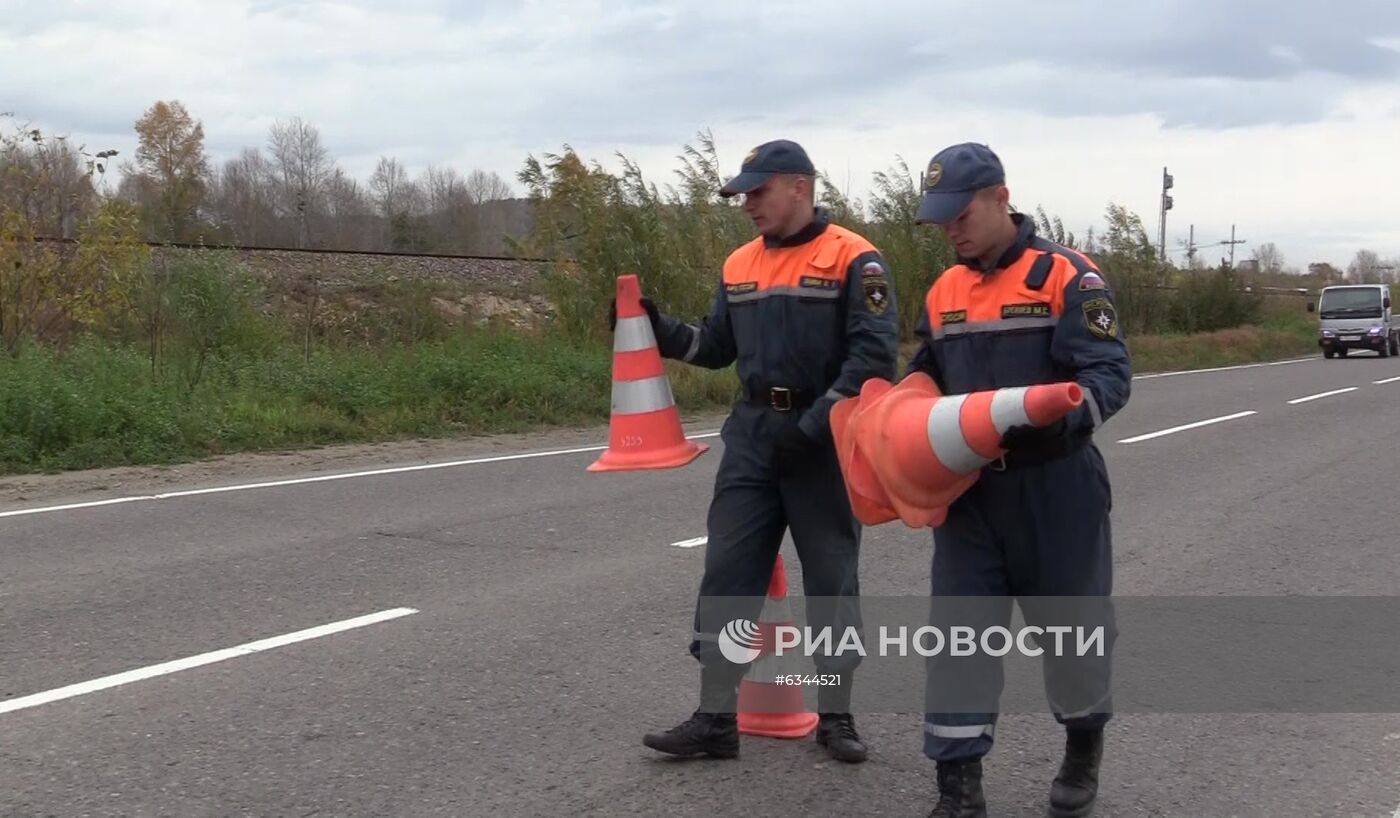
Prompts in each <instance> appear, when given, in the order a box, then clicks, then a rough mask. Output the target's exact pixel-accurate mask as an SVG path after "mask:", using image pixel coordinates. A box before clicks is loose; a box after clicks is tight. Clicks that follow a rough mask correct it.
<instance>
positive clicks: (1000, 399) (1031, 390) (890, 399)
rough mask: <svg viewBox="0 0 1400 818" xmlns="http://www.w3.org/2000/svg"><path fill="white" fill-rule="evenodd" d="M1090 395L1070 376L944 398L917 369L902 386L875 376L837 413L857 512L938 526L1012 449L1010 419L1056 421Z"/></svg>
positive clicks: (867, 517)
mask: <svg viewBox="0 0 1400 818" xmlns="http://www.w3.org/2000/svg"><path fill="white" fill-rule="evenodd" d="M1083 402H1084V391H1083V389H1082V388H1080V386H1079V384H1077V383H1074V382H1072V381H1067V382H1061V383H1052V384H1039V385H1035V386H1019V387H1010V388H1006V389H989V390H985V391H981V392H972V393H969V394H964V395H943V394H942V393H940V392H939V391H938V387H937V386H936V385H935V384H934V382H933V379H932V378H930V377H929V376H928V375H926V374H925V373H923V372H914V373H912V374H911V375H909V376H908V377H906V378H905V379H904V380H903V381H900V383H899V384H898V385H895V386H891V385H890V383H889V382H888V381H886V380H883V379H880V378H872V379H870V380H868V381H866V382H865V384H864V385H863V386H862V388H861V391H860V395H859V396H857V397H854V398H845V399H843V400H841V401H838V402H837V403H836V405H835V406H833V407H832V410H831V429H832V436H833V437H834V438H835V440H836V453H837V457H838V459H839V461H840V463H841V471H842V476H843V477H844V478H845V482H846V491H847V495H848V496H849V497H850V500H851V506H852V510H853V511H854V512H855V515H856V518H857V519H858V520H860V521H861V522H862V523H864V524H866V525H878V524H880V523H884V522H889V521H890V520H894V519H896V518H897V519H900V520H903V521H904V524H905V525H907V526H909V527H910V528H923V527H930V526H931V527H937V526H940V525H942V524H943V522H944V520H946V519H947V516H948V506H949V505H951V504H952V503H953V501H954V500H956V499H957V498H958V497H959V496H961V495H962V493H963V492H965V491H967V490H968V488H970V487H971V486H972V484H973V483H976V482H977V480H978V478H980V477H981V471H980V470H981V469H982V467H983V466H986V465H988V464H989V463H991V462H993V461H995V460H997V459H998V458H1000V457H1001V456H1002V455H1004V454H1006V450H1005V449H1003V448H1001V437H1002V435H1003V434H1004V433H1005V432H1006V430H1007V429H1009V428H1010V427H1012V426H1021V425H1031V426H1049V425H1051V424H1053V423H1055V422H1056V421H1058V420H1059V419H1060V418H1062V417H1064V416H1065V415H1067V414H1069V413H1070V412H1071V411H1073V410H1074V409H1075V407H1077V406H1079V405H1080V404H1081V403H1083Z"/></svg>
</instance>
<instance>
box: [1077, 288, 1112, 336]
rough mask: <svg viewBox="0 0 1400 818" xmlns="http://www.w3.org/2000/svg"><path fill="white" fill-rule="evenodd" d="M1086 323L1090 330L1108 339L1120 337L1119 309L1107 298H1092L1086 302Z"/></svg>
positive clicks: (1084, 307)
mask: <svg viewBox="0 0 1400 818" xmlns="http://www.w3.org/2000/svg"><path fill="white" fill-rule="evenodd" d="M1083 309H1084V324H1085V326H1087V327H1088V328H1089V331H1090V332H1092V333H1093V334H1094V335H1097V336H1098V337H1100V338H1103V339H1104V340H1106V341H1111V340H1113V339H1114V338H1117V337H1118V311H1117V310H1115V309H1114V308H1113V302H1111V301H1109V300H1108V299H1107V298H1090V299H1088V300H1087V301H1085V302H1084V305H1083Z"/></svg>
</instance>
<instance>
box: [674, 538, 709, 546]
mask: <svg viewBox="0 0 1400 818" xmlns="http://www.w3.org/2000/svg"><path fill="white" fill-rule="evenodd" d="M709 541H710V538H709V537H695V538H693V539H689V540H680V541H678V542H673V543H671V545H674V546H675V547H677V548H695V547H697V546H701V545H704V544H705V543H708V542H709Z"/></svg>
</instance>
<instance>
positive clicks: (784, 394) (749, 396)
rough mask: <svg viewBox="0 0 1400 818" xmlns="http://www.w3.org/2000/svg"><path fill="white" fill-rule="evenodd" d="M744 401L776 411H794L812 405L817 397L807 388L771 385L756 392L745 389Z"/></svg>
mask: <svg viewBox="0 0 1400 818" xmlns="http://www.w3.org/2000/svg"><path fill="white" fill-rule="evenodd" d="M743 401H744V403H747V404H749V405H751V406H763V407H767V408H769V409H772V410H773V411H775V412H793V411H797V410H799V409H806V408H807V407H808V406H811V405H812V404H813V403H815V402H816V398H814V397H813V396H812V394H811V393H810V392H808V391H807V390H805V389H795V388H793V387H789V386H770V387H767V388H765V389H759V390H758V391H756V392H750V391H748V390H747V389H746V390H744V395H743Z"/></svg>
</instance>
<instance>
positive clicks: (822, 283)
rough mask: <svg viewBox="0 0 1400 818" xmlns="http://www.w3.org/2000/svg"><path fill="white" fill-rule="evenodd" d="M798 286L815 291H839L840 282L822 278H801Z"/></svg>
mask: <svg viewBox="0 0 1400 818" xmlns="http://www.w3.org/2000/svg"><path fill="white" fill-rule="evenodd" d="M797 284H798V286H800V287H806V288H807V289H816V290H839V289H841V282H840V281H838V280H836V279H834V278H822V277H820V276H803V277H802V278H801V279H800V280H799V281H798V282H797Z"/></svg>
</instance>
